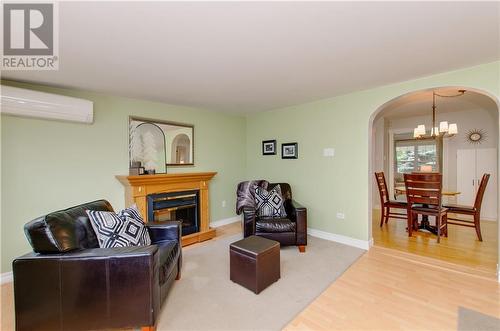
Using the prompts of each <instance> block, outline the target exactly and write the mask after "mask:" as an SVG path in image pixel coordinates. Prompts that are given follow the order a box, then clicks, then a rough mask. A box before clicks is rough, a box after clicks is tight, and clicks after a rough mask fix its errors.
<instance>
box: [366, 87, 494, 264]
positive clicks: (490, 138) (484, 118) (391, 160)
mask: <svg viewBox="0 0 500 331" xmlns="http://www.w3.org/2000/svg"><path fill="white" fill-rule="evenodd" d="M459 89H465V90H467V92H466V94H465V95H467V97H466V98H465V99H462V100H460V98H456V100H453V102H449V101H447V100H438V101H437V114H438V116H440V117H441V118H439V119H438V120H442V119H443V120H444V119H447V118H450V120H451V119H453V120H455V119H456V120H457V121H458V122H459V123H458V124H459V134H457V135H456V136H455V137H453V138H450V139H443V146H441V147H440V148H441V152H442V154H441V155H440V156H439V160H440V162H441V164H440V165H439V169H440V170H442V171H443V188H446V187H450V188H453V189H454V190H455V191H457V177H458V178H460V175H459V174H457V163H456V157H457V153H459V152H460V151H461V150H467V149H478V148H481V149H486V148H494V149H495V151H496V152H495V156H494V161H495V165H494V169H493V170H494V172H495V174H494V175H495V180H494V183H491V185H490V184H489V185H490V187H489V189H490V191H491V190H492V189H493V191H494V193H495V194H496V198H494V200H495V201H493V203H494V207H493V214H494V215H493V214H492V213H491V208H492V207H491V206H490V207H489V208H490V212H489V214H490V215H488V216H489V217H490V218H493V217H491V216H494V218H495V221H494V223H488V226H487V227H486V228H488V230H486V229H485V230H483V231H490V233H488V238H489V239H488V242H486V244H485V243H484V242H479V241H477V240H475V242H469V244H470V245H469V246H468V247H469V248H468V249H470V250H473V251H474V252H473V253H474V254H476V255H481V254H482V251H481V250H482V247H485V246H487V247H489V248H488V249H489V252H488V254H489V256H488V258H487V259H485V260H487V262H485V260H484V259H477V260H475V261H474V260H473V261H469V262H470V263H469V267H472V266H473V265H474V264H484V265H486V264H488V266H486V267H485V270H486V269H488V270H491V272H493V273H494V272H495V271H496V263H498V250H499V245H498V238H499V237H500V231H499V229H498V219H499V215H500V208H499V203H498V192H499V191H500V188H499V181H498V174H499V173H500V171H499V169H500V168H499V165H500V160H499V153H498V147H499V133H498V131H499V102H498V100H497V99H496V97H494V96H492V95H490V94H488V93H485V92H484V91H480V90H477V89H474V88H467V87H440V88H432V89H423V90H417V91H413V92H410V93H407V94H404V95H401V96H398V97H396V98H393V99H391V100H389V101H387V102H386V103H384V104H383V105H381V106H380V107H379V108H377V109H376V110H375V112H374V113H373V114H372V116H371V118H370V121H369V175H368V180H369V187H370V190H369V215H368V219H369V234H370V238H372V239H373V240H374V244H375V245H377V246H380V245H384V243H381V242H377V241H380V240H381V237H378V235H379V234H380V233H379V232H378V231H379V227H378V220H377V221H375V219H374V217H378V215H377V214H376V213H375V214H374V212H373V211H374V210H377V207H378V206H377V201H378V200H379V192H378V189H377V188H376V183H375V179H374V172H375V171H384V173H385V174H386V178H387V181H388V186H389V188H390V194H391V197H393V196H394V190H393V189H394V187H395V186H394V185H395V182H396V181H397V179H398V178H397V176H398V175H399V173H398V171H399V170H401V168H404V165H403V166H401V164H399V166H400V168H398V164H397V156H396V148H397V147H396V144H395V141H396V140H397V139H401V137H403V138H405V139H408V141H409V143H408V144H407V145H409V146H413V145H415V144H413V143H412V142H411V140H412V138H413V137H412V136H413V135H412V133H413V128H414V127H415V126H417V125H418V124H420V123H423V122H424V121H428V122H430V121H431V114H432V110H431V108H432V107H431V106H432V104H431V103H432V98H431V96H432V91H439V92H441V93H443V94H446V93H449V94H453V92H452V91H457V90H459ZM461 103H462V104H461ZM460 104H461V105H460ZM451 106H454V107H462V108H458V109H451V108H453V107H451ZM467 107H469V108H470V109H467ZM467 116H469V117H468V118H467ZM381 119H383V122H382V124H381ZM488 119H489V121H488ZM426 124H427V127H428V128H429V127H430V126H429V125H428V123H426ZM381 130H382V132H381ZM473 130H482V131H483V133H486V135H487V140H486V141H487V144H485V141H484V140H483V141H482V142H481V143H480V144H477V145H476V146H473V145H470V146H469V145H467V144H469V143H470V142H467V141H466V138H467V134H468V133H469V132H472V131H473ZM380 137H382V141H383V142H382V143H381V142H380V141H381V138H380ZM401 140H402V139H401ZM398 141H399V140H398ZM465 145H467V146H465ZM411 148H414V149H413V151H416V150H417V149H416V147H408V149H411ZM401 149H404V148H401ZM401 149H400V150H401ZM381 151H382V152H381ZM436 157H437V156H436ZM454 158H455V161H454ZM415 159H416V157H415ZM413 161H414V164H417V163H418V162H417V161H416V160H413ZM453 162H455V163H453ZM410 163H411V162H410ZM445 172H446V174H445ZM490 195H491V193H490ZM456 197H458V198H457V199H459V200H460V199H461V197H460V196H459V195H457V196H456ZM403 198H404V196H403ZM490 200H491V199H490ZM455 202H457V201H455ZM491 203H492V202H491V201H490V202H489V204H490V205H491ZM483 214H484V213H482V216H483ZM485 221H488V222H492V221H491V220H485ZM398 222H399V227H398V231H399V234H395V233H394V232H393V233H388V231H390V229H388V228H382V231H386V233H383V234H384V235H386V236H385V239H386V240H395V236H396V235H399V238H398V240H400V241H401V243H402V244H400V245H394V246H393V247H390V246H391V245H389V244H388V245H386V247H389V248H394V249H400V250H403V251H406V252H411V253H415V254H419V253H421V251H424V250H427V252H428V253H429V254H427V255H432V254H434V255H435V256H438V255H441V254H442V251H443V249H442V247H445V245H441V246H440V248H439V249H440V250H441V251H439V254H436V253H435V252H436V250H435V249H434V248H432V245H433V241H436V240H435V239H436V237H435V236H434V237H431V236H430V235H429V236H427V237H426V236H418V237H416V238H413V237H412V238H411V239H412V241H413V242H411V243H410V242H404V240H405V238H404V237H403V236H402V234H401V231H405V228H406V224H405V221H401V220H389V223H398ZM375 223H377V224H375ZM450 227H451V225H450ZM454 228H458V227H454ZM491 229H494V233H491V231H492V230H491ZM393 230H394V229H393ZM463 231H470V232H471V235H470V237H467V239H466V238H463V236H462V233H463ZM473 234H474V229H469V228H461V227H460V236H462V237H460V238H462V239H461V240H462V241H467V240H472V239H474V235H473ZM457 236H459V234H457V235H456V236H454V237H455V239H457ZM388 238H389V239H388ZM406 238H407V234H406ZM471 238H472V239H471ZM452 240H453V239H451V238H449V241H450V242H449V244H450V246H451V247H453V243H452V242H451V241H452ZM386 244H387V243H386ZM405 245H407V246H406V247H405ZM418 245H421V246H422V250H419V247H418ZM416 247H417V248H416ZM461 249H463V247H462V248H461ZM458 251H459V247H457V250H456V252H458ZM433 252H434V253H433ZM456 252H453V254H455V253H456ZM474 254H472V253H471V254H470V255H471V256H472V255H474ZM423 255H425V254H423ZM464 255H466V254H464ZM448 262H452V263H458V264H460V257H459V256H458V257H457V258H456V259H453V258H449V259H448ZM483 262H484V263H483ZM465 264H467V263H465ZM479 267H481V266H479Z"/></svg>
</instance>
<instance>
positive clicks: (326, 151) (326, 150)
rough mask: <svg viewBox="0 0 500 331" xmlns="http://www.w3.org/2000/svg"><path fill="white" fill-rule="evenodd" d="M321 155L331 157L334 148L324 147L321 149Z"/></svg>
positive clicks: (333, 154)
mask: <svg viewBox="0 0 500 331" xmlns="http://www.w3.org/2000/svg"><path fill="white" fill-rule="evenodd" d="M323 156H325V157H333V156H335V148H331V147H330V148H324V149H323Z"/></svg>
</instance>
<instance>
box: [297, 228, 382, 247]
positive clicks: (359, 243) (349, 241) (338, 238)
mask: <svg viewBox="0 0 500 331" xmlns="http://www.w3.org/2000/svg"><path fill="white" fill-rule="evenodd" d="M307 234H310V235H311V236H313V237H318V238H321V239H326V240H330V241H335V242H338V243H341V244H344V245H349V246H353V247H357V248H361V249H364V250H369V249H370V247H371V246H372V245H373V239H371V240H361V239H356V238H351V237H347V236H343V235H340V234H335V233H330V232H326V231H322V230H317V229H311V228H307Z"/></svg>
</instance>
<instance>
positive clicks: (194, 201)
mask: <svg viewBox="0 0 500 331" xmlns="http://www.w3.org/2000/svg"><path fill="white" fill-rule="evenodd" d="M199 196H200V192H199V191H198V190H193V191H182V192H170V193H157V194H149V195H148V196H147V201H148V221H150V222H151V221H155V222H162V221H180V222H181V223H182V235H183V236H185V235H188V234H191V233H196V232H199V231H200V223H199V219H200V215H199V208H198V206H199Z"/></svg>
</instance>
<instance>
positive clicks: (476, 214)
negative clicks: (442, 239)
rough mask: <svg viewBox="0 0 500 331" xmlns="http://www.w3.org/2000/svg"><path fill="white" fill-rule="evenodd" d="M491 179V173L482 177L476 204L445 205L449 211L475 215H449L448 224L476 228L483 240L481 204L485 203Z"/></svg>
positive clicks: (480, 238)
mask: <svg viewBox="0 0 500 331" xmlns="http://www.w3.org/2000/svg"><path fill="white" fill-rule="evenodd" d="M489 179H490V174H484V175H483V178H481V183H480V184H479V189H478V190H477V193H476V199H475V200H474V206H463V205H456V204H445V205H444V207H446V208H448V213H453V214H461V215H470V216H472V217H473V219H472V220H467V219H461V218H452V217H448V224H454V225H460V226H467V227H470V228H475V229H476V234H477V238H478V239H479V241H483V237H482V236H481V204H482V203H483V196H484V192H485V191H486V185H487V184H488V180H489Z"/></svg>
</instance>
